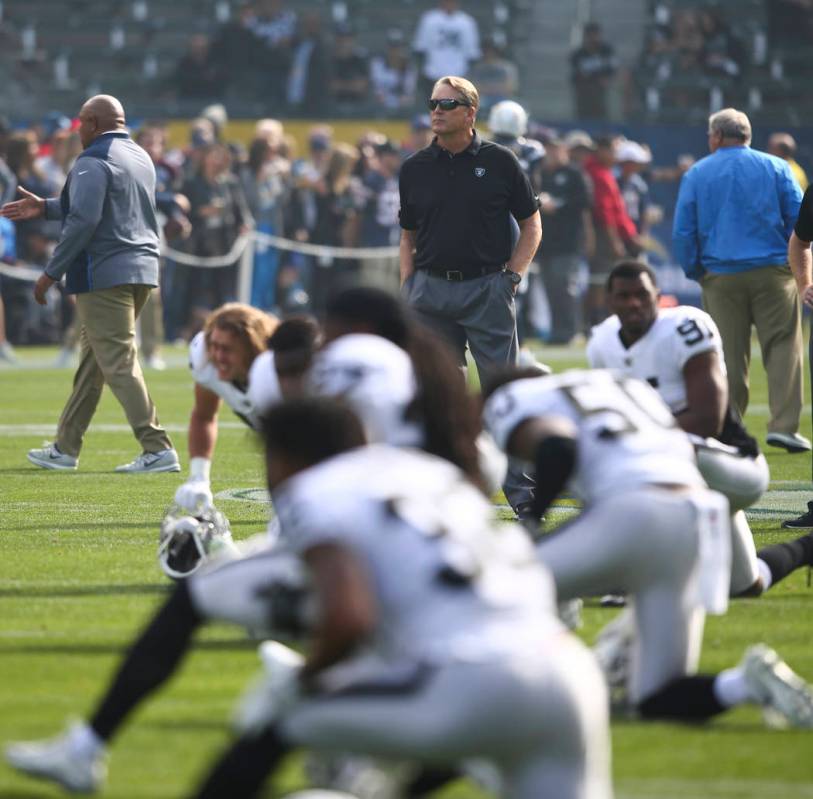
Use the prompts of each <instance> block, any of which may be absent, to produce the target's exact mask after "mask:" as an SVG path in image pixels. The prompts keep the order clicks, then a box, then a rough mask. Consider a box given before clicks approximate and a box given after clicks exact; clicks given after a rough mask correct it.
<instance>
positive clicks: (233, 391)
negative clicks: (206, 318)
mask: <svg viewBox="0 0 813 799" xmlns="http://www.w3.org/2000/svg"><path fill="white" fill-rule="evenodd" d="M189 369H190V370H191V372H192V377H193V378H194V380H195V382H196V383H197V384H198V385H199V386H203V388H206V389H208V390H209V391H211V392H212V393H214V394H217V396H218V397H220V399H222V400H223V402H225V403H226V405H228V406H229V407H230V408H231V409H232V410H233V411H234V412H235V413H236V414H237V415H238V416H239V417H240V418H241V419H242V420H243V421H244V422H245V423H246V424H247V425H248V426H249V427H251V428H253V429H254V430H259V429H260V414H259V413H258V411H257V409H256V408H255V407H254V403H253V402H252V400H251V398H250V397H249V394H248V391H247V390H244V389H242V388H240V387H239V386H237V385H235V384H234V383H228V382H226V381H225V380H221V379H220V378H219V377H218V376H217V369H215V367H214V365H213V364H212V363H211V361H209V353H208V352H207V351H206V337H205V336H204V334H203V331H201V332H200V333H198V334H197V335H196V336H195V337H194V338H193V339H192V341H190V342H189Z"/></svg>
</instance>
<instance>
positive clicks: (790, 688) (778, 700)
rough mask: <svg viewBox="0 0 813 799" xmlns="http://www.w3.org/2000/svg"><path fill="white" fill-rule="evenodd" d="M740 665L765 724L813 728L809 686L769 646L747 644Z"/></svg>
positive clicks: (812, 697) (812, 703)
mask: <svg viewBox="0 0 813 799" xmlns="http://www.w3.org/2000/svg"><path fill="white" fill-rule="evenodd" d="M740 665H741V666H742V669H743V671H744V672H745V681H746V683H747V684H748V689H749V691H750V693H751V695H752V696H753V698H754V699H755V700H756V701H758V702H759V703H760V704H761V705H762V708H763V713H764V716H765V720H766V722H767V723H768V724H769V726H772V727H798V728H801V729H813V690H811V688H810V686H809V685H808V684H807V683H806V682H805V681H804V680H803V679H802V678H801V677H800V676H799V675H798V674H796V672H794V671H793V670H792V669H791V668H790V666H788V664H787V663H785V661H784V660H782V659H781V658H780V657H779V655H777V653H776V652H774V650H773V649H771V648H770V647H768V646H765V644H756V645H755V646H752V647H749V648H748V649H747V650H746V652H745V655H744V656H743V659H742V662H741V664H740Z"/></svg>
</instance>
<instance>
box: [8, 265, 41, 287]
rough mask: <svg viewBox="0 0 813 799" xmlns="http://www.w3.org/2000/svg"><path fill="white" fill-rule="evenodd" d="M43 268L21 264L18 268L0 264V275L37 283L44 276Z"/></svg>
mask: <svg viewBox="0 0 813 799" xmlns="http://www.w3.org/2000/svg"><path fill="white" fill-rule="evenodd" d="M42 269H43V267H41V266H40V267H36V266H32V265H31V264H24V263H20V264H17V265H16V266H9V265H8V264H3V263H0V275H5V276H6V277H13V278H14V279H15V280H28V281H30V282H31V283H36V282H37V281H38V280H39V278H40V275H41V274H42Z"/></svg>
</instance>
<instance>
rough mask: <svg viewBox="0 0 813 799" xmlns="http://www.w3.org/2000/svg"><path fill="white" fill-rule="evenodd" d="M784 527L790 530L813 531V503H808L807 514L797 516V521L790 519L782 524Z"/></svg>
mask: <svg viewBox="0 0 813 799" xmlns="http://www.w3.org/2000/svg"><path fill="white" fill-rule="evenodd" d="M782 527H785V528H787V529H789V530H810V529H813V502H808V503H807V513H803V514H802V515H801V516H797V517H796V518H795V519H788V520H787V521H784V522H782Z"/></svg>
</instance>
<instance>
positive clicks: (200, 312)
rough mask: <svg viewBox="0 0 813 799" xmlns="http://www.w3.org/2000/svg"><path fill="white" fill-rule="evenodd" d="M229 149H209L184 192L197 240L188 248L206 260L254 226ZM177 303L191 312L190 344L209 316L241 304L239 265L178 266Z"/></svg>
mask: <svg viewBox="0 0 813 799" xmlns="http://www.w3.org/2000/svg"><path fill="white" fill-rule="evenodd" d="M230 169H231V156H230V154H229V150H228V148H227V147H226V146H225V145H223V144H220V143H219V142H215V143H214V144H208V145H206V146H205V147H204V148H203V151H202V153H201V157H200V165H199V168H198V171H197V173H196V174H195V175H193V177H192V178H191V179H190V180H188V181H187V183H186V184H185V185H184V187H183V194H185V195H186V196H187V197H188V198H189V203H190V221H191V222H192V235H191V237H190V238H189V242H188V247H187V249H188V250H189V251H190V252H191V253H192V254H193V255H198V256H203V257H211V256H219V255H226V254H227V253H229V252H230V251H231V249H232V247H233V246H234V244H235V242H236V240H237V238H238V236H239V235H240V234H241V233H243V232H244V231H245V230H246V229H247V227H248V225H249V224H250V223H251V214H250V212H249V210H248V207H247V205H246V201H245V196H244V195H243V191H242V188H241V187H240V184H239V182H238V181H237V179H236V177H235V176H234V175H233V174H232V173H231V171H230ZM175 277H176V281H175V283H176V288H175V289H173V296H172V300H173V301H177V300H181V302H182V304H181V305H180V307H181V308H183V309H186V311H187V313H186V318H185V320H184V321H185V323H186V324H187V325H188V327H187V330H186V335H185V338H187V339H189V338H191V336H192V335H194V333H195V332H197V330H199V329H200V327H201V326H202V324H203V321H204V320H205V318H206V316H207V314H208V312H209V311H210V310H211V309H212V308H215V307H217V306H218V305H222V304H223V303H224V302H232V301H233V300H235V299H236V290H237V265H236V262H234V263H231V264H227V265H225V266H220V267H214V268H211V267H195V266H192V267H187V266H182V265H181V264H178V265H177V266H176V270H175Z"/></svg>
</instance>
